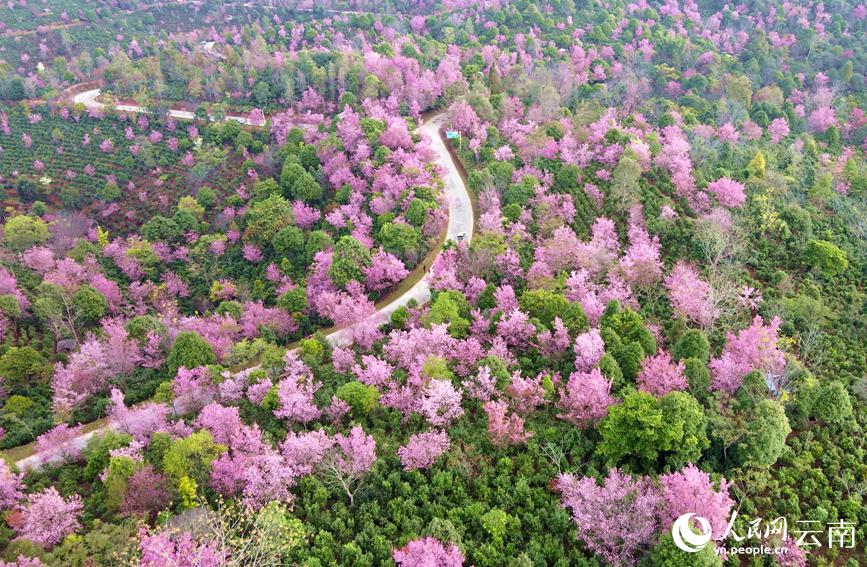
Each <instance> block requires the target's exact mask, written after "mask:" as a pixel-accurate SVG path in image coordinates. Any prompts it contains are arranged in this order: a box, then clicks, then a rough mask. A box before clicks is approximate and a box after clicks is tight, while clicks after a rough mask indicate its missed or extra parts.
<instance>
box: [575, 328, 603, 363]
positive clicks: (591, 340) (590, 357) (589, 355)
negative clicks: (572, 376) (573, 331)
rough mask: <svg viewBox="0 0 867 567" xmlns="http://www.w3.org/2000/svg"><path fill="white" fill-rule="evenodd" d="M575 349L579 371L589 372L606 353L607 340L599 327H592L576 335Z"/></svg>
mask: <svg viewBox="0 0 867 567" xmlns="http://www.w3.org/2000/svg"><path fill="white" fill-rule="evenodd" d="M573 351H574V353H575V370H576V371H577V372H588V371H590V370H591V369H592V368H593V367H594V366H596V365H597V364H598V363H599V360H600V359H601V358H602V355H604V354H605V342H604V341H603V340H602V336H601V335H600V334H599V329H590V330H589V331H587V332H586V333H581V334H580V335H578V336H577V337H575V344H574V345H573Z"/></svg>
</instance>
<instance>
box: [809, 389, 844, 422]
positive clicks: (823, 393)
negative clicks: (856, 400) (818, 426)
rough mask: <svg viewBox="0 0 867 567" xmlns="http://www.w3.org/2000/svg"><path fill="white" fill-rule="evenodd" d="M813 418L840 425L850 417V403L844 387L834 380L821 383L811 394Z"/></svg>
mask: <svg viewBox="0 0 867 567" xmlns="http://www.w3.org/2000/svg"><path fill="white" fill-rule="evenodd" d="M812 413H813V417H815V418H816V419H821V420H822V421H824V422H825V423H834V424H840V423H843V422H844V421H846V420H847V419H849V418H850V417H852V401H851V400H850V399H849V392H847V391H846V387H845V386H843V384H841V383H840V382H838V381H836V380H829V381H826V382H823V383H822V385H821V386H819V387H818V388H816V392H815V394H813V411H812Z"/></svg>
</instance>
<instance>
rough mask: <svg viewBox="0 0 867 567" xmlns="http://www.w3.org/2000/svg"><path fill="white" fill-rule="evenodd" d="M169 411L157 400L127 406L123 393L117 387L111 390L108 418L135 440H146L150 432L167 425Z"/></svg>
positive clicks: (160, 429)
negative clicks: (130, 406)
mask: <svg viewBox="0 0 867 567" xmlns="http://www.w3.org/2000/svg"><path fill="white" fill-rule="evenodd" d="M170 412H171V408H169V407H168V406H167V405H165V404H160V403H157V402H145V403H143V404H139V405H137V406H135V407H132V408H129V407H127V406H126V404H125V403H124V396H123V393H121V391H120V390H118V389H117V388H112V390H111V404H110V406H109V410H108V419H109V421H110V422H112V423H114V424H115V425H117V427H118V429H119V430H120V431H123V432H126V433H129V434H130V435H132V437H133V439H135V440H136V441H139V442H146V441H147V440H148V439H149V438H150V435H151V434H152V433H154V432H155V431H162V430H164V429H165V428H166V427H167V426H168V416H169V413H170Z"/></svg>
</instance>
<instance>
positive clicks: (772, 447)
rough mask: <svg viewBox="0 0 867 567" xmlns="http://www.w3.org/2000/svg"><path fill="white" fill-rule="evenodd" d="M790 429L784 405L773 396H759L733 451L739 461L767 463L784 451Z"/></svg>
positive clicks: (753, 463)
mask: <svg viewBox="0 0 867 567" xmlns="http://www.w3.org/2000/svg"><path fill="white" fill-rule="evenodd" d="M791 431H792V428H791V427H789V420H788V418H787V417H786V411H785V410H784V409H783V406H782V405H781V404H780V403H779V402H777V401H775V400H769V399H760V400H758V402H756V404H755V406H754V408H753V411H752V414H751V415H750V417H749V419H748V421H747V423H746V425H745V427H744V433H743V436H742V438H741V441H740V442H739V443H738V445H737V447H736V453H737V455H738V457H739V459H740V461H741V462H742V463H745V464H751V465H757V466H760V467H770V466H771V465H773V464H774V463H775V462H777V459H778V458H780V455H782V454H783V450H784V449H785V447H786V437H787V436H788V435H789V433H791Z"/></svg>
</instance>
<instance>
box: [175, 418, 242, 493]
mask: <svg viewBox="0 0 867 567" xmlns="http://www.w3.org/2000/svg"><path fill="white" fill-rule="evenodd" d="M227 449H228V448H227V447H226V446H225V445H219V444H217V443H214V438H213V437H212V436H211V434H210V432H208V431H205V430H204V429H203V430H200V431H197V432H195V433H192V434H190V435H188V436H187V437H184V438H182V439H178V440H177V441H175V442H174V443H172V445H171V446H170V447H169V448H168V450H167V451H166V453H165V455H164V456H163V471H165V473H166V474H167V475H169V476H170V477H171V478H172V479H173V480H174V481H175V483H179V482H180V480H181V478H183V477H185V476H186V477H189V478H191V479H192V480H194V481H196V483H197V484H198V485H199V486H205V485H206V484H207V483H208V479H209V478H210V475H211V463H212V462H213V461H214V460H215V459H217V457H219V456H220V454H221V453H223V452H224V451H226V450H227Z"/></svg>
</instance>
